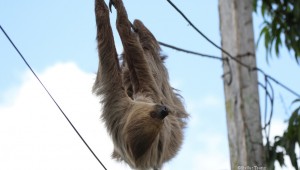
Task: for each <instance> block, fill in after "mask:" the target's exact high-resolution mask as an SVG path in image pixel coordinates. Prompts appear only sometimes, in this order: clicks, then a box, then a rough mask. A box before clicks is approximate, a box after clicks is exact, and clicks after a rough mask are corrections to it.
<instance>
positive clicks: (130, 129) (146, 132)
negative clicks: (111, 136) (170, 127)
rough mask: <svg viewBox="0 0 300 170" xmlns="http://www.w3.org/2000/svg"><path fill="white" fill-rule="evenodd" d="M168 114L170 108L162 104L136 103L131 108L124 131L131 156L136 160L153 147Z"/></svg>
mask: <svg viewBox="0 0 300 170" xmlns="http://www.w3.org/2000/svg"><path fill="white" fill-rule="evenodd" d="M168 114H169V110H168V108H167V107H166V106H164V105H160V104H153V103H146V102H134V103H133V105H132V107H130V108H129V110H128V119H127V121H126V124H125V128H124V129H123V130H124V132H125V135H124V137H125V141H126V144H127V147H128V149H129V151H130V152H131V153H130V154H132V156H133V157H134V158H135V159H136V160H137V159H139V158H140V157H141V156H143V154H144V153H145V152H147V151H148V149H149V148H150V147H151V145H152V143H153V141H154V140H155V138H156V137H157V135H158V134H159V132H160V130H161V128H162V126H163V122H164V119H165V118H166V116H167V115H168Z"/></svg>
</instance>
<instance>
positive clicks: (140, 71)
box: [93, 0, 188, 169]
mask: <svg viewBox="0 0 300 170" xmlns="http://www.w3.org/2000/svg"><path fill="white" fill-rule="evenodd" d="M112 3H113V4H114V6H115V8H116V10H117V29H118V32H119V35H120V37H121V40H122V44H123V48H124V52H123V54H122V56H123V62H122V64H121V65H120V64H119V60H118V58H117V52H116V49H115V45H114V38H113V34H112V30H111V26H110V21H109V11H108V7H107V6H106V4H105V2H104V0H96V2H95V5H96V6H95V12H96V23H97V41H98V52H99V68H98V73H97V78H96V81H95V84H94V87H93V90H94V92H95V93H96V94H97V95H99V96H101V98H102V101H101V102H102V103H103V114H102V118H103V120H104V121H105V124H106V127H107V130H108V132H109V133H110V135H111V137H112V140H113V143H114V151H113V157H114V158H116V159H118V160H123V161H125V162H126V163H128V164H129V165H130V166H131V167H132V168H136V169H149V168H153V169H159V168H161V167H162V164H163V163H164V162H166V161H168V160H170V159H171V158H173V157H174V156H175V155H176V153H177V152H178V150H179V148H180V146H181V144H182V140H183V128H184V126H185V119H186V118H187V117H188V114H187V113H186V111H185V109H184V107H183V105H182V102H181V101H180V99H179V98H178V95H176V93H175V92H174V91H173V88H172V87H171V86H170V84H169V82H168V72H167V69H166V67H165V66H164V64H163V57H161V56H160V47H159V45H158V43H157V41H156V39H155V38H154V36H153V35H152V34H151V32H150V31H149V30H148V29H147V28H146V27H145V26H144V25H143V24H142V22H141V21H139V20H135V22H134V27H135V29H136V32H133V31H132V30H131V26H130V22H129V20H128V18H127V13H126V10H125V8H124V6H123V3H122V1H121V0H113V1H112Z"/></svg>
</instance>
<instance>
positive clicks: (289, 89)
mask: <svg viewBox="0 0 300 170" xmlns="http://www.w3.org/2000/svg"><path fill="white" fill-rule="evenodd" d="M167 2H168V3H169V4H170V5H171V6H172V7H173V8H174V9H175V10H176V11H177V12H178V13H179V14H180V15H181V16H182V17H183V18H184V19H185V20H186V21H187V22H188V23H189V25H191V26H192V27H193V28H194V29H195V30H196V31H197V32H198V33H199V34H200V35H201V36H202V37H203V38H205V39H206V40H207V41H208V42H209V43H211V44H212V45H213V46H215V47H216V48H218V49H219V50H221V51H222V52H223V53H225V54H226V55H227V56H228V57H229V58H230V59H232V60H233V61H235V62H236V63H238V64H240V65H241V66H243V67H246V68H247V69H248V70H249V71H258V72H260V73H262V74H263V75H264V76H267V78H268V79H270V80H272V81H273V82H275V83H276V84H277V85H279V86H281V87H282V88H284V89H285V90H287V91H289V92H290V93H292V94H294V95H295V96H297V97H298V98H300V94H299V93H296V92H295V91H294V90H292V89H291V88H289V87H287V86H286V85H284V84H283V83H281V82H279V81H278V80H276V79H275V78H273V77H272V76H270V75H268V74H266V73H265V72H264V71H262V70H261V69H260V68H257V67H253V68H252V67H251V66H249V65H247V64H244V63H243V62H241V61H240V60H238V59H237V58H236V57H241V56H249V55H253V56H254V54H251V53H246V54H243V55H237V56H236V57H233V56H232V55H231V54H230V53H229V52H227V51H226V50H224V49H223V48H222V47H220V46H218V45H217V44H216V43H214V42H213V41H212V40H211V39H210V38H208V37H207V36H206V35H205V34H204V33H202V32H201V31H200V30H199V29H198V28H197V27H196V26H195V25H194V24H193V23H192V22H191V21H190V20H189V19H188V18H187V17H186V16H185V14H184V13H183V12H182V11H181V10H180V9H179V8H178V7H177V6H176V5H175V4H174V3H173V2H172V1H171V0H167Z"/></svg>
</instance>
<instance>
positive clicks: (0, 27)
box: [0, 25, 107, 170]
mask: <svg viewBox="0 0 300 170" xmlns="http://www.w3.org/2000/svg"><path fill="white" fill-rule="evenodd" d="M0 29H1V30H2V32H3V34H4V35H5V36H6V38H7V39H8V40H9V42H10V43H11V45H12V46H13V47H14V48H15V50H16V51H17V52H18V54H19V55H20V57H21V58H22V60H23V61H24V63H25V64H26V65H27V67H28V68H29V69H30V71H31V72H32V74H33V75H34V76H35V78H36V79H37V80H38V81H39V83H40V84H41V85H42V86H43V88H44V90H45V91H46V92H47V94H48V96H49V97H50V98H51V99H52V101H53V102H54V103H55V105H56V106H57V108H58V109H59V110H60V112H61V113H62V114H63V116H64V117H65V118H66V120H67V121H68V122H69V124H70V125H71V126H72V128H73V130H74V131H75V132H76V133H77V135H78V136H79V137H80V139H81V140H82V142H83V143H84V144H85V146H86V147H87V148H88V149H89V150H90V152H91V153H92V154H93V155H94V157H95V158H96V159H97V161H98V162H99V163H100V164H101V165H102V167H103V168H104V169H105V170H107V169H106V167H105V166H104V164H102V162H101V161H100V159H99V158H98V157H97V156H96V154H95V153H94V152H93V150H92V149H91V148H90V146H89V145H88V144H87V143H86V141H85V140H84V139H83V137H82V136H81V135H80V133H79V132H78V131H77V129H76V128H75V126H74V125H73V123H72V122H71V121H70V119H69V118H68V116H67V115H66V114H65V113H64V111H63V110H62V109H61V107H60V106H59V105H58V103H57V102H56V101H55V99H54V98H53V97H52V95H51V94H50V92H49V91H48V90H47V88H46V86H45V85H44V84H43V83H42V81H41V80H40V79H39V77H38V76H37V74H36V73H35V72H34V71H33V69H32V68H31V66H30V65H29V63H28V62H27V61H26V59H25V58H24V57H23V55H22V54H21V52H20V51H19V49H18V48H17V47H16V46H15V44H14V43H13V41H12V40H11V39H10V37H9V36H8V35H7V33H6V32H5V30H4V29H3V28H2V26H1V25H0Z"/></svg>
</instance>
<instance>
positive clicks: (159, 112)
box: [151, 105, 169, 120]
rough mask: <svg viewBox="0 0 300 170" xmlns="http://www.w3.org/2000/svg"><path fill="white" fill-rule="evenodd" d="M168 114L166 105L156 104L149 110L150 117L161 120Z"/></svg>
mask: <svg viewBox="0 0 300 170" xmlns="http://www.w3.org/2000/svg"><path fill="white" fill-rule="evenodd" d="M168 114H169V110H168V108H167V107H166V106H162V105H158V106H156V109H155V111H154V112H151V117H152V118H157V119H160V120H163V119H164V118H165V117H166V116H168Z"/></svg>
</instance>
